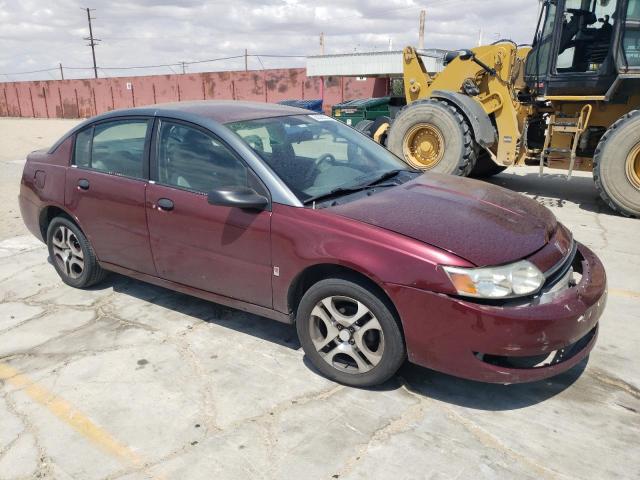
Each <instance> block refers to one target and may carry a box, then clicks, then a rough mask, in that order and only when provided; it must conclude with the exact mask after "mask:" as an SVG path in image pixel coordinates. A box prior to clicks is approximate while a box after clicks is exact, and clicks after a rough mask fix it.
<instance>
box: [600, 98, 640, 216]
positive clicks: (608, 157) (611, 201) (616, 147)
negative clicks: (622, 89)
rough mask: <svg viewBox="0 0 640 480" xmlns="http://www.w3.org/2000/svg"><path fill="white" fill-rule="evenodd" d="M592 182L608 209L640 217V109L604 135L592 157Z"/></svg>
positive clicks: (628, 114) (610, 128) (626, 116)
mask: <svg viewBox="0 0 640 480" xmlns="http://www.w3.org/2000/svg"><path fill="white" fill-rule="evenodd" d="M593 179H594V181H595V183H596V188H597V189H598V192H599V193H600V196H601V197H602V199H603V200H604V201H605V202H606V204H607V205H609V207H611V208H612V209H613V210H615V211H617V212H618V213H621V214H622V215H625V216H628V217H640V110H634V111H632V112H629V113H627V114H626V115H625V116H624V117H622V118H620V119H619V120H618V121H616V122H615V123H614V124H613V125H611V127H609V129H608V130H607V131H606V132H605V134H604V135H603V136H602V138H601V139H600V142H599V143H598V147H597V148H596V152H595V155H594V157H593Z"/></svg>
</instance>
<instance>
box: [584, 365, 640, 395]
mask: <svg viewBox="0 0 640 480" xmlns="http://www.w3.org/2000/svg"><path fill="white" fill-rule="evenodd" d="M587 372H588V373H589V374H590V375H591V376H592V377H593V378H595V379H596V380H598V381H599V382H600V383H603V384H605V385H609V386H611V387H616V388H618V389H619V390H622V391H624V392H626V393H628V394H629V395H631V396H632V397H633V398H636V399H638V400H640V389H639V388H638V387H636V386H635V385H632V384H630V383H628V382H625V381H624V380H622V379H620V378H618V377H615V376H613V375H610V374H608V373H606V372H604V371H603V370H600V369H598V368H590V369H589V370H587Z"/></svg>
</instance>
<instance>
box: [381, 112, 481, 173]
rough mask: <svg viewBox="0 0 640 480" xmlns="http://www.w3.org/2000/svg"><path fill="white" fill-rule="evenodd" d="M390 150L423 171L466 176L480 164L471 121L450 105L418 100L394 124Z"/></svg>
mask: <svg viewBox="0 0 640 480" xmlns="http://www.w3.org/2000/svg"><path fill="white" fill-rule="evenodd" d="M387 148H388V149H389V150H390V151H391V152H392V153H394V154H395V155H397V156H398V157H400V158H402V159H404V160H405V161H406V162H407V163H409V164H410V165H411V166H413V167H415V168H418V169H420V170H429V171H432V172H438V173H446V174H450V175H459V176H462V177H466V176H468V175H469V173H470V172H471V170H472V169H473V167H474V165H475V161H476V150H475V145H474V141H473V137H472V135H471V127H470V125H469V122H468V121H467V119H466V118H465V117H464V116H463V115H462V114H461V113H460V112H459V111H458V110H457V109H456V108H455V107H453V106H451V105H449V104H448V103H445V102H442V101H439V100H434V99H428V100H417V101H415V102H413V103H410V104H409V105H407V106H406V107H404V108H403V109H402V110H400V112H399V113H398V115H397V116H396V118H395V120H394V122H393V123H392V124H391V129H390V130H389V135H388V137H387Z"/></svg>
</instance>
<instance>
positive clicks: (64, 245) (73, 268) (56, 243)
mask: <svg viewBox="0 0 640 480" xmlns="http://www.w3.org/2000/svg"><path fill="white" fill-rule="evenodd" d="M52 243H53V256H54V261H55V262H56V263H57V264H58V266H59V267H60V268H61V269H62V271H64V272H65V273H66V275H67V276H68V277H70V278H78V277H80V275H82V272H84V253H83V252H82V246H81V245H80V242H79V241H78V237H76V235H75V234H74V233H73V232H72V231H71V229H69V228H67V227H65V226H64V225H59V226H58V227H57V228H56V230H55V232H54V234H53V238H52Z"/></svg>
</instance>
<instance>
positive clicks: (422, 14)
mask: <svg viewBox="0 0 640 480" xmlns="http://www.w3.org/2000/svg"><path fill="white" fill-rule="evenodd" d="M426 16H427V11H426V10H420V27H419V29H418V48H419V49H420V50H424V20H425V17H426Z"/></svg>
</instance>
